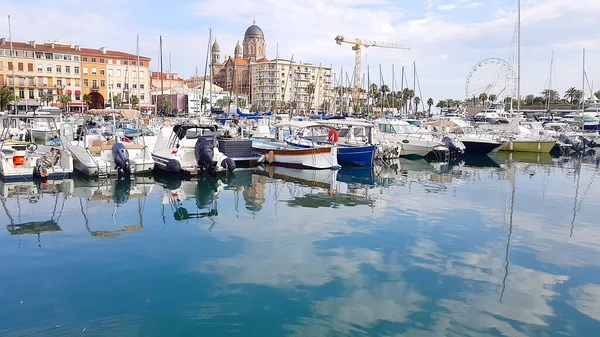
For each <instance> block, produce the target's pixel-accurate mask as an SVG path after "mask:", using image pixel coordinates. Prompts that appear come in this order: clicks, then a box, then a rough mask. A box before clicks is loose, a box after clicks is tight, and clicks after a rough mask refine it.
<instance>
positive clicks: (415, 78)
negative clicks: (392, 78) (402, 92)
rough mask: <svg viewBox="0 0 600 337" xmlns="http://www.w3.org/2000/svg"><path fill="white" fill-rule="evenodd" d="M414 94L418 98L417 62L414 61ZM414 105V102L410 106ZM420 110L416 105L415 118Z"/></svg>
mask: <svg viewBox="0 0 600 337" xmlns="http://www.w3.org/2000/svg"><path fill="white" fill-rule="evenodd" d="M413 93H414V95H413V96H415V97H416V95H417V62H414V61H413ZM412 98H414V97H412ZM412 104H413V102H410V106H413V105H412ZM418 108H419V107H418V106H417V105H416V104H415V106H414V111H413V115H415V117H416V115H417V109H418Z"/></svg>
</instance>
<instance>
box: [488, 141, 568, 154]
mask: <svg viewBox="0 0 600 337" xmlns="http://www.w3.org/2000/svg"><path fill="white" fill-rule="evenodd" d="M555 145H556V141H553V140H552V141H549V140H540V141H537V140H513V141H509V142H507V143H506V144H504V145H502V147H501V148H500V151H515V152H531V153H550V151H551V150H552V148H553V147H554V146H555Z"/></svg>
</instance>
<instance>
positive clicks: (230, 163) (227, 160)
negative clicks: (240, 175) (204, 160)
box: [221, 158, 235, 173]
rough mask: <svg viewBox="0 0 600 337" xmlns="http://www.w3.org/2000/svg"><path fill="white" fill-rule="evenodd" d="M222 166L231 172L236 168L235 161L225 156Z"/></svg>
mask: <svg viewBox="0 0 600 337" xmlns="http://www.w3.org/2000/svg"><path fill="white" fill-rule="evenodd" d="M221 166H222V167H223V168H225V169H227V172H229V173H231V172H233V170H235V161H233V159H231V158H225V159H223V160H222V161H221Z"/></svg>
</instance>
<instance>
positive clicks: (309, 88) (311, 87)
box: [306, 83, 316, 96]
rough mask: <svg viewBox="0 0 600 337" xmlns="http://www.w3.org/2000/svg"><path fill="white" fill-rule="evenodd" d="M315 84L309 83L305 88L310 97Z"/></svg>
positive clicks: (313, 91)
mask: <svg viewBox="0 0 600 337" xmlns="http://www.w3.org/2000/svg"><path fill="white" fill-rule="evenodd" d="M315 88H316V86H315V84H314V83H309V84H308V87H307V88H306V89H307V90H308V94H309V95H311V96H312V94H314V93H315Z"/></svg>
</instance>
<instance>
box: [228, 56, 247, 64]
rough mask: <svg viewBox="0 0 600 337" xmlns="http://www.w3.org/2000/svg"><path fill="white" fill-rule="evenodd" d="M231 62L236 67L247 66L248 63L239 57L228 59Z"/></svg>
mask: <svg viewBox="0 0 600 337" xmlns="http://www.w3.org/2000/svg"><path fill="white" fill-rule="evenodd" d="M230 60H231V62H233V63H234V64H237V65H248V61H247V60H246V59H242V58H239V57H232V58H230Z"/></svg>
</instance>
